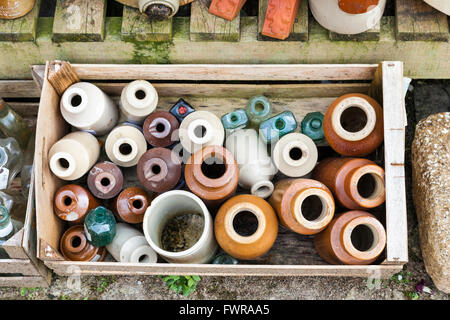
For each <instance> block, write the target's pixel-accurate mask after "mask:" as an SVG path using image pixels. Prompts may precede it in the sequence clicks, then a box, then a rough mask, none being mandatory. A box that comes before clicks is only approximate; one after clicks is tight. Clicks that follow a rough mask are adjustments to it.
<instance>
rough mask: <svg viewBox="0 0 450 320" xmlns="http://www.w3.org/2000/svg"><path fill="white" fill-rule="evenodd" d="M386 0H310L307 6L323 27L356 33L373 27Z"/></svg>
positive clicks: (381, 14)
mask: <svg viewBox="0 0 450 320" xmlns="http://www.w3.org/2000/svg"><path fill="white" fill-rule="evenodd" d="M385 6H386V0H311V1H309V7H310V8H311V12H312V14H313V16H314V18H315V19H316V21H317V22H318V23H319V24H320V25H322V27H324V28H325V29H328V30H330V31H332V32H336V33H340V34H357V33H362V32H365V31H367V30H369V29H372V28H373V27H375V26H376V25H377V24H378V23H379V21H380V19H381V17H382V16H383V12H384V7H385Z"/></svg>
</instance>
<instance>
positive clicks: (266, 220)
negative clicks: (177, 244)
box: [214, 195, 278, 260]
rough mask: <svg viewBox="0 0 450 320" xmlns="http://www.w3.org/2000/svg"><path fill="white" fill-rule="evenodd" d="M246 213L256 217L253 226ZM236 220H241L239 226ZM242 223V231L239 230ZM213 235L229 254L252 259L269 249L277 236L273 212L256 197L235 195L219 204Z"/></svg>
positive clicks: (276, 222) (276, 223)
mask: <svg viewBox="0 0 450 320" xmlns="http://www.w3.org/2000/svg"><path fill="white" fill-rule="evenodd" d="M246 216H247V217H246ZM248 216H251V217H252V218H253V220H256V226H252V225H250V224H249V223H248V221H249V217H248ZM246 218H247V221H245V220H246ZM239 219H241V220H242V221H241V226H239V221H237V220H239ZM250 221H251V220H250ZM243 224H245V226H244V228H243V229H244V230H240V229H241V227H243V226H242V225H243ZM252 227H253V228H252ZM255 227H256V228H255ZM245 229H246V230H245ZM214 234H215V236H216V239H217V242H218V243H219V246H220V247H221V248H222V249H223V250H224V251H225V252H227V253H228V254H230V255H231V256H233V257H235V258H237V259H242V260H251V259H255V258H258V257H260V256H262V255H263V254H265V253H266V252H267V251H269V250H270V248H272V246H273V244H274V242H275V239H276V238H277V235H278V219H277V215H276V214H275V211H273V209H272V207H271V206H270V205H269V203H268V202H267V201H265V200H263V199H261V198H260V197H257V196H254V195H238V196H235V197H232V198H230V199H228V200H227V201H226V202H225V203H224V204H223V205H222V206H221V207H220V209H219V211H218V212H217V215H216V217H215V219H214Z"/></svg>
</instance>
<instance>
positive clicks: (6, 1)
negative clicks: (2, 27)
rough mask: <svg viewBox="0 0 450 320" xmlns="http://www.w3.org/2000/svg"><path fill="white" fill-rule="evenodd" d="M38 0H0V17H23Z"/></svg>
mask: <svg viewBox="0 0 450 320" xmlns="http://www.w3.org/2000/svg"><path fill="white" fill-rule="evenodd" d="M35 2H36V0H0V19H16V18H20V17H23V16H24V15H26V14H27V13H28V12H30V11H31V9H33V7H34V3H35Z"/></svg>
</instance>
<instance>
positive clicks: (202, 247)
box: [142, 190, 217, 263]
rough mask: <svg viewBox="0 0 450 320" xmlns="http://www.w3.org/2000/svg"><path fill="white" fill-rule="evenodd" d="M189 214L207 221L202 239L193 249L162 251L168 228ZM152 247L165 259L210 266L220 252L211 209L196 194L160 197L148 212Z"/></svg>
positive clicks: (173, 193) (146, 223)
mask: <svg viewBox="0 0 450 320" xmlns="http://www.w3.org/2000/svg"><path fill="white" fill-rule="evenodd" d="M186 213H195V214H199V215H201V216H202V217H203V219H204V227H203V232H202V234H201V236H200V238H199V240H198V241H197V242H196V243H195V244H194V245H193V246H192V247H190V248H188V249H186V250H184V251H179V252H171V251H167V250H164V249H162V244H161V236H162V231H163V228H164V226H165V225H167V223H168V222H169V221H170V220H171V219H172V218H174V217H176V216H180V215H184V214H186ZM142 227H143V229H144V235H145V238H146V239H147V241H148V243H149V244H150V247H152V249H153V250H154V251H155V252H156V253H158V254H159V255H160V256H161V257H162V258H163V259H164V260H166V261H168V262H172V263H208V262H210V261H211V260H212V259H213V258H214V256H215V254H216V251H217V243H216V240H215V238H214V232H213V222H212V218H211V215H210V214H209V211H208V208H207V207H206V205H205V204H204V203H203V201H202V200H201V199H200V198H199V197H197V196H196V195H195V194H193V193H190V192H187V191H183V190H172V191H168V192H165V193H162V194H160V195H159V196H157V197H156V198H155V199H154V200H153V201H152V203H151V205H150V207H148V209H147V211H146V212H145V217H144V223H143V225H142Z"/></svg>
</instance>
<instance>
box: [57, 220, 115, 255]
mask: <svg viewBox="0 0 450 320" xmlns="http://www.w3.org/2000/svg"><path fill="white" fill-rule="evenodd" d="M59 248H60V251H61V254H62V255H63V257H64V258H65V259H66V260H70V261H91V262H99V261H103V260H104V259H105V255H106V249H105V248H103V247H101V248H99V247H96V246H94V245H92V244H90V243H89V242H88V241H87V239H86V235H85V233H84V228H83V225H76V226H72V227H70V228H69V229H67V231H66V232H64V234H63V235H62V237H61V240H60V244H59Z"/></svg>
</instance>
